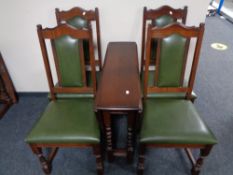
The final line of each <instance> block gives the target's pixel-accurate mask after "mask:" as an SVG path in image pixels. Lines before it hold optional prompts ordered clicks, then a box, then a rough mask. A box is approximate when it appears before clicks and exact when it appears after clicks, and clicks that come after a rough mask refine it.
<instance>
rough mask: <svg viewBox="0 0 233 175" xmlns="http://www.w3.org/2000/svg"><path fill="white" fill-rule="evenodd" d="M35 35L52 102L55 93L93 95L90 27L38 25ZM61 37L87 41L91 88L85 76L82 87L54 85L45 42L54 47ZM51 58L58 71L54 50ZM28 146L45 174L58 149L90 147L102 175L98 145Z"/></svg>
mask: <svg viewBox="0 0 233 175" xmlns="http://www.w3.org/2000/svg"><path fill="white" fill-rule="evenodd" d="M37 33H38V37H39V41H40V46H41V51H42V55H43V60H44V65H45V70H46V74H47V78H48V83H49V89H50V93H51V97H52V100H53V101H55V100H56V96H55V95H56V94H57V93H93V94H94V95H95V92H96V74H95V71H96V69H95V61H94V50H93V42H92V30H91V27H90V28H88V29H75V28H73V27H70V26H68V25H66V24H61V25H59V26H57V27H55V28H45V29H42V26H41V25H38V26H37ZM63 35H68V36H72V37H73V38H76V39H86V40H88V41H89V51H90V60H91V61H90V64H91V76H92V82H93V85H92V87H87V83H86V80H84V79H86V76H85V75H83V76H82V78H83V82H84V87H62V86H61V84H60V83H59V84H58V86H55V85H54V83H53V77H52V73H51V67H50V62H49V57H48V52H47V47H46V44H45V40H50V42H51V44H52V47H54V46H53V45H54V43H53V39H56V38H58V37H60V36H63ZM79 46H81V47H80V49H83V47H82V44H81V45H79ZM80 54H81V66H82V67H85V64H84V60H83V59H84V58H83V52H82V51H81V52H80ZM53 56H54V59H55V64H56V65H55V68H56V69H58V60H57V58H56V57H57V56H56V53H55V50H53ZM56 62H57V63H56ZM56 71H57V76H58V77H59V75H60V71H59V69H58V70H56ZM84 72H85V71H84V68H82V73H83V74H84ZM74 76H75V75H74ZM60 78H61V77H60ZM29 146H30V147H31V149H32V151H33V153H34V154H36V155H37V157H38V159H39V161H40V163H41V166H42V170H43V171H44V173H45V174H50V173H51V169H52V168H51V167H52V161H53V159H54V157H55V156H56V153H57V151H58V148H71V147H74V148H76V147H78V148H86V147H91V148H93V153H94V155H95V157H96V164H97V174H98V175H103V162H102V156H101V149H100V144H83V143H71V144H66V143H54V144H51V143H33V144H29ZM43 148H51V153H50V154H49V155H48V156H47V157H46V156H45V155H43V152H42V149H43Z"/></svg>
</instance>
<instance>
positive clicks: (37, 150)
mask: <svg viewBox="0 0 233 175" xmlns="http://www.w3.org/2000/svg"><path fill="white" fill-rule="evenodd" d="M30 147H31V149H32V152H33V153H34V154H36V155H37V157H38V159H39V161H40V164H41V167H42V170H43V171H44V173H45V174H50V173H51V163H50V162H49V161H48V160H47V159H46V158H45V156H44V155H43V152H42V148H40V147H36V146H33V145H30Z"/></svg>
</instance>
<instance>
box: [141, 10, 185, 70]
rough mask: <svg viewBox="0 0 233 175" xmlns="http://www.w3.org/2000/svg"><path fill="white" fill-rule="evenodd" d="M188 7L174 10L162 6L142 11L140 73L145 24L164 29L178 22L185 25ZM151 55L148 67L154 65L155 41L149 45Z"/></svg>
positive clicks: (143, 49) (142, 64) (143, 63)
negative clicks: (148, 23)
mask: <svg viewBox="0 0 233 175" xmlns="http://www.w3.org/2000/svg"><path fill="white" fill-rule="evenodd" d="M187 11H188V7H187V6H185V7H184V8H183V9H174V8H172V7H170V6H162V7H160V8H158V9H150V10H147V8H146V7H144V9H143V24H142V52H141V54H142V55H141V72H142V71H143V66H144V65H145V60H144V54H145V36H146V26H147V22H150V23H151V25H152V26H157V27H164V26H166V25H168V24H171V23H173V22H177V21H180V22H182V23H183V24H185V23H186V16H187ZM151 47H152V49H151V50H152V53H151V59H150V65H154V64H155V57H156V51H155V50H156V49H153V48H156V47H157V41H156V40H152V43H151Z"/></svg>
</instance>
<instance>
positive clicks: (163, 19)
mask: <svg viewBox="0 0 233 175" xmlns="http://www.w3.org/2000/svg"><path fill="white" fill-rule="evenodd" d="M172 22H174V19H173V18H172V17H171V16H169V15H163V16H160V17H158V18H156V19H155V20H153V21H152V25H153V26H157V27H164V26H166V25H168V24H171V23H172ZM151 48H152V49H151V60H155V58H156V48H157V40H156V39H154V40H152V41H151Z"/></svg>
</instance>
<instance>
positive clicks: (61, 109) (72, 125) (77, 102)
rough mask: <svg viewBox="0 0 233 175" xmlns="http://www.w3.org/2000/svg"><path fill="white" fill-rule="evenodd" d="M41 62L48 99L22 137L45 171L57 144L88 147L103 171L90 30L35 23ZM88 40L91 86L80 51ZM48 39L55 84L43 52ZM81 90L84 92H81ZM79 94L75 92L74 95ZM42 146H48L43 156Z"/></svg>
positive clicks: (46, 46) (47, 55)
mask: <svg viewBox="0 0 233 175" xmlns="http://www.w3.org/2000/svg"><path fill="white" fill-rule="evenodd" d="M37 32H38V37H39V41H40V46H41V50H42V55H43V60H44V65H45V69H46V74H47V78H48V84H49V89H50V93H51V99H52V100H51V101H50V102H49V104H48V106H47V108H46V109H45V111H44V112H43V114H42V116H41V117H40V119H39V120H38V121H37V123H36V124H35V126H34V127H33V128H32V130H31V132H30V133H29V134H28V136H27V137H26V139H25V141H26V142H27V143H28V144H29V146H30V147H31V149H32V151H33V153H34V154H36V155H37V157H38V159H39V161H40V163H41V166H42V169H43V171H44V173H45V174H49V173H50V172H51V164H52V161H53V158H54V157H55V155H56V153H57V150H58V148H66V147H81V148H82V147H92V148H93V151H94V154H95V156H96V163H97V172H98V174H99V175H102V174H103V163H102V157H101V153H100V131H99V126H98V122H97V120H96V117H95V113H94V112H93V100H94V99H93V97H91V96H89V95H88V94H91V93H92V94H93V95H95V92H96V76H95V64H94V50H93V42H92V31H91V27H89V29H75V28H74V27H72V26H68V25H66V24H62V25H59V26H57V27H55V28H45V29H42V26H41V25H38V26H37ZM82 40H88V42H89V55H90V64H91V70H92V71H91V73H92V76H91V77H92V82H93V84H92V86H87V82H86V75H85V68H84V67H85V64H84V54H83V52H84V51H83V49H84V48H83V42H82ZM47 41H50V42H51V45H52V51H53V55H54V62H55V68H56V73H57V77H58V84H57V85H54V83H53V82H54V81H53V78H54V77H53V76H52V75H53V74H52V73H51V58H50V59H49V54H48V52H47V48H48V44H49V43H48V42H47ZM62 93H65V94H74V93H76V94H77V96H76V98H73V97H72V98H57V96H56V94H62ZM85 94H87V95H86V96H85ZM78 95H79V96H78ZM43 148H51V153H50V154H49V155H48V157H47V158H46V157H45V155H44V154H43V152H42V149H43Z"/></svg>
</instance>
